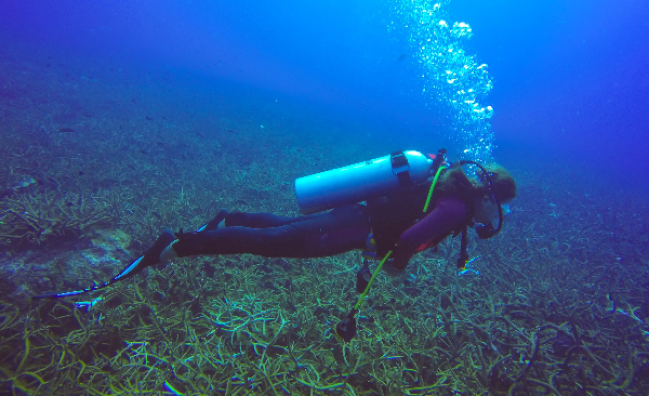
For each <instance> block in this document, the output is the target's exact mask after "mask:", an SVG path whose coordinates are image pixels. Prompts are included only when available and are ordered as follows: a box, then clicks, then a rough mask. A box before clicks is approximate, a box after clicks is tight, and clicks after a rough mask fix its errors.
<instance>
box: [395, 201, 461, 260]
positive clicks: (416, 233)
mask: <svg viewBox="0 0 649 396" xmlns="http://www.w3.org/2000/svg"><path fill="white" fill-rule="evenodd" d="M468 215H469V208H467V206H466V205H465V204H464V202H462V201H461V200H460V199H459V198H457V197H454V196H446V197H442V198H440V199H439V200H438V201H437V202H436V204H435V209H433V210H432V211H431V212H430V213H428V214H427V215H426V216H425V217H424V218H423V219H421V220H419V221H418V222H417V223H415V224H414V225H413V226H412V227H410V228H408V229H407V230H406V231H404V232H403V234H401V237H400V238H399V242H397V246H396V248H395V250H394V253H392V257H394V262H393V265H394V267H395V268H397V269H400V270H403V269H405V268H406V266H407V265H408V261H410V258H411V257H412V256H413V255H415V253H417V252H420V251H422V250H424V249H426V248H427V247H431V246H434V245H436V244H438V243H439V242H440V241H442V240H443V239H444V238H446V237H447V236H449V235H450V234H452V233H453V230H455V229H457V228H458V227H460V226H461V225H462V224H463V223H465V222H466V221H467V216H468Z"/></svg>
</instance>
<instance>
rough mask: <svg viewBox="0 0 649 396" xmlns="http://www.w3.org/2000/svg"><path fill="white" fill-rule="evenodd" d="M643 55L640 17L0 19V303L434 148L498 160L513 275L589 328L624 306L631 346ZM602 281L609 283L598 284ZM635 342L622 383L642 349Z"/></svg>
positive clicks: (41, 2) (554, 11) (393, 3)
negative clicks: (41, 221) (339, 175)
mask: <svg viewBox="0 0 649 396" xmlns="http://www.w3.org/2000/svg"><path fill="white" fill-rule="evenodd" d="M648 43H649V3H648V2H646V1H644V0H625V1H612V0H602V1H586V0H583V1H571V2H566V1H560V0H548V1H544V2H529V1H527V2H523V1H511V0H510V1H505V0H493V1H488V2H486V1H477V0H440V2H439V3H434V2H425V1H407V0H390V1H387V0H385V1H370V0H364V1H360V0H352V1H340V0H329V1H309V2H305V1H295V0H289V1H251V0H241V1H221V0H219V1H199V0H197V1H191V0H188V1H172V0H156V1H153V0H142V1H85V2H78V1H68V0H61V1H56V2H53V1H45V0H24V1H15V2H11V3H10V4H3V5H2V6H0V137H2V147H0V154H1V155H2V156H1V157H0V165H2V166H1V167H0V171H1V172H2V174H0V209H1V210H2V212H1V213H2V214H1V216H2V217H0V225H1V226H2V227H0V230H2V232H5V233H10V234H11V235H10V236H6V235H4V236H2V235H0V237H2V238H0V242H1V244H0V246H2V249H3V255H4V256H3V262H4V263H7V264H6V266H5V268H6V272H7V273H6V274H5V273H4V271H3V275H2V276H3V279H5V278H6V279H11V285H12V286H11V288H7V289H6V290H10V291H7V292H6V294H0V296H2V297H3V298H8V299H10V300H11V299H16V301H18V300H19V299H22V300H20V301H22V302H21V304H23V305H21V307H23V308H24V309H28V308H25V307H29V305H28V304H27V303H26V302H25V301H26V300H25V298H26V297H25V296H27V295H29V294H30V293H32V294H33V292H44V291H45V290H46V289H47V288H48V287H49V288H52V287H53V286H52V284H48V283H47V282H49V281H45V280H43V279H50V277H51V279H53V280H52V281H51V282H52V283H53V284H54V286H56V287H61V286H66V287H78V286H84V287H85V286H87V285H85V284H83V285H79V284H78V283H75V282H76V281H75V280H74V279H69V278H75V279H76V278H79V277H83V279H85V281H86V283H87V282H88V281H89V279H94V278H96V277H98V276H99V275H98V274H97V273H92V274H88V273H84V272H83V271H84V270H83V268H84V265H85V264H88V263H91V266H92V267H93V268H95V267H96V268H98V269H99V270H101V271H104V272H103V273H101V275H102V276H107V274H111V273H113V274H114V273H115V271H116V270H118V269H119V267H120V265H121V264H120V263H124V262H126V263H127V262H128V260H130V259H131V258H132V257H133V256H134V255H136V254H138V253H139V252H141V251H142V250H143V249H145V248H146V246H148V244H150V243H151V241H152V240H153V239H154V238H155V236H156V235H157V233H158V232H159V231H160V230H161V229H162V228H164V227H172V228H174V229H178V228H181V227H186V228H191V227H196V226H198V225H200V222H201V221H204V220H205V218H204V217H205V216H207V215H209V214H210V213H212V212H213V210H214V209H215V208H218V207H220V206H228V207H230V208H232V209H239V210H264V211H272V212H276V213H280V214H284V215H289V214H296V207H295V201H294V199H293V195H292V194H293V191H292V184H291V183H292V181H293V179H295V178H296V177H300V176H304V175H308V174H311V173H314V172H319V171H324V170H327V169H331V168H335V167H339V166H343V165H346V164H349V163H356V162H359V161H363V160H366V159H371V158H376V157H380V156H383V155H386V154H388V153H390V152H393V151H396V150H399V149H415V150H420V151H422V152H425V153H435V152H437V150H438V149H439V148H441V147H446V148H448V149H449V158H450V159H451V160H452V161H455V160H458V159H471V160H477V161H479V162H484V163H491V162H496V163H500V164H503V165H504V166H505V167H507V168H508V169H509V170H510V171H511V173H512V174H513V175H514V177H515V178H517V180H518V182H519V198H518V199H517V200H516V201H514V203H513V204H512V213H511V214H510V215H509V216H508V219H507V221H506V226H505V231H504V234H505V237H504V238H508V240H513V241H515V246H516V248H517V249H522V250H523V251H525V252H530V251H533V252H534V253H535V254H536V253H538V256H535V257H536V258H535V259H530V260H532V262H533V263H535V264H534V265H530V268H536V269H538V268H541V270H540V271H542V268H543V266H544V265H545V263H547V265H548V267H551V266H552V265H553V264H552V263H557V262H558V260H559V259H561V260H563V259H567V260H569V262H570V263H571V265H574V266H575V268H577V267H578V268H580V269H583V268H591V267H592V268H594V269H593V270H592V271H591V272H590V273H589V274H588V276H587V275H583V276H582V275H579V276H581V278H580V279H582V280H583V279H585V280H583V282H586V283H587V284H586V286H584V287H585V289H583V290H581V289H576V288H577V286H574V287H575V290H580V291H579V293H577V294H580V295H582V296H585V297H583V299H584V300H583V301H582V303H584V304H587V303H591V302H592V303H593V304H599V306H601V307H602V308H601V312H600V311H597V312H595V313H594V314H593V315H594V316H592V317H595V316H596V315H599V314H600V313H601V314H602V316H605V315H604V313H608V314H614V315H615V314H617V315H621V316H624V318H623V319H625V318H626V319H628V318H630V317H632V316H630V315H629V312H632V309H633V307H635V308H638V307H640V308H638V310H637V311H633V312H635V314H637V315H638V316H637V317H634V318H633V319H630V320H629V322H628V323H627V322H625V323H626V324H627V325H628V327H625V329H630V330H628V331H635V332H637V333H638V334H642V333H640V332H641V331H643V332H646V330H647V325H646V320H647V319H648V318H649V307H647V302H646V299H645V300H644V301H643V300H642V298H645V297H641V298H640V297H638V298H636V300H634V299H633V297H629V298H627V294H625V293H627V292H628V290H629V289H634V288H637V290H638V295H640V296H646V295H647V293H648V292H647V289H646V288H647V283H646V281H638V282H637V283H633V280H637V279H646V277H647V274H646V265H647V260H648V259H647V254H648V253H649V252H648V250H647V235H648V233H649V231H648V230H647V226H646V224H647V221H649V217H648V216H649V215H648V213H649V212H648V211H647V205H648V200H647V193H648V192H649V177H647V175H648V174H649V159H648V157H647V153H648V152H649V137H648V134H647V130H648V126H649V94H648V92H649V69H648V68H647V65H649V49H648V48H649V45H648ZM22 199H24V200H31V201H29V202H36V204H34V205H35V206H33V207H28V206H25V204H24V202H26V201H21V200H22ZM58 200H60V201H58ZM17 202H18V203H17ZM20 202H23V203H20ZM52 202H55V203H54V204H51V203H52ZM77 204H78V205H77ZM21 205H22V206H21ZM38 205H43V207H47V208H48V209H47V210H46V211H51V210H53V209H52V208H56V207H57V205H60V206H61V210H60V211H59V212H57V211H56V210H54V212H52V213H53V214H52V213H50V212H48V215H51V216H59V215H62V214H64V213H65V211H66V210H67V209H66V208H65V206H66V205H67V207H69V208H70V210H77V209H75V208H77V206H78V207H79V209H78V210H79V212H78V213H77V212H75V215H79V213H81V214H83V213H86V212H85V211H86V210H88V211H90V210H96V211H98V212H100V211H101V210H107V211H108V212H109V215H110V216H109V217H110V219H111V220H106V221H104V222H102V223H100V224H98V225H97V228H98V229H108V228H110V229H111V230H118V231H115V232H116V234H110V235H107V234H106V233H105V232H104V231H102V232H104V233H99V234H92V233H91V232H90V231H89V230H91V229H93V227H89V228H88V231H86V230H85V229H84V232H83V233H82V232H81V231H78V230H76V229H75V228H74V227H68V228H66V227H67V226H61V225H60V224H56V226H55V225H51V228H52V229H51V230H50V229H48V230H47V231H46V232H44V231H43V230H41V231H39V232H34V231H32V230H30V229H29V227H30V226H29V224H27V225H25V224H24V223H21V224H22V225H21V226H20V227H23V228H20V227H19V226H14V225H13V224H10V223H12V222H16V221H19V220H18V219H19V217H21V216H24V217H29V215H30V211H31V212H36V211H37V210H36V209H34V208H35V207H36V206H38ZM48 205H49V206H48ZM84 205H85V206H84ZM233 206H234V207H233ZM16 208H18V209H16ZM18 212H20V213H21V216H19V213H18ZM108 212H107V213H108ZM102 213H103V212H102ZM32 214H33V213H32ZM65 216H67V214H65ZM108 226H109V227H108ZM3 227H4V228H3ZM25 227H26V228H25ZM57 227H58V228H57ZM102 227H103V228H102ZM23 229H24V230H27V231H24V233H25V235H26V236H25V237H20V235H22V234H21V232H23V231H22V230H23ZM52 230H53V231H52ZM93 232H95V231H93ZM37 234H38V235H37ZM59 234H60V235H59ZM86 234H87V235H86ZM16 235H18V237H16ZM127 235H128V236H127ZM50 236H53V237H52V238H51V237H50ZM86 236H87V238H85V239H84V237H86ZM75 238H78V239H75ZM23 239H24V240H23ZM70 239H72V241H70ZM99 240H101V241H102V242H97V241H99ZM89 241H92V244H94V245H92V244H91V245H89V243H91V242H89ZM57 246H63V247H64V248H65V249H67V250H71V251H75V252H78V253H79V254H80V255H82V256H83V255H86V254H87V256H83V257H85V259H86V261H87V262H86V263H84V262H83V259H82V257H77V256H75V258H74V260H76V261H74V263H76V264H74V265H75V266H76V265H77V264H78V268H77V267H75V268H77V269H76V270H75V271H81V272H77V273H75V276H74V277H72V276H70V277H68V276H61V275H60V273H59V272H60V271H59V269H57V270H52V269H51V265H53V264H52V262H56V263H61V262H66V259H65V256H64V255H62V253H61V251H57V250H56V247H57ZM98 246H99V248H100V250H99V251H98V250H96V249H98ZM479 246H486V245H479ZM498 246H500V245H498ZM503 246H504V245H503ZM594 247H595V248H596V249H595V248H594ZM456 248H457V247H456ZM49 249H54V250H53V251H51V250H49ZM448 249H450V251H452V250H453V249H452V246H451V247H448ZM480 249H484V250H482V251H481V250H480ZM499 249H500V250H499V252H500V253H498V255H499V256H498V257H505V258H507V259H511V260H514V258H512V257H513V256H516V255H515V254H514V253H512V251H511V249H514V248H511V249H510V248H508V247H499ZM474 253H476V254H477V253H481V254H480V257H482V260H485V257H487V256H491V257H495V256H496V254H495V253H493V252H492V253H491V254H490V253H489V250H488V248H485V247H481V248H476V250H475V252H474ZM523 256H525V254H523ZM62 257H63V258H62ZM107 257H108V258H107ZM516 257H521V255H518V256H516ZM32 258H35V260H36V261H35V262H34V265H36V266H38V268H37V269H35V270H34V271H36V272H34V273H37V274H38V276H37V278H39V279H41V280H38V281H34V280H33V279H32V278H36V276H32V277H31V278H30V276H31V274H30V271H32V269H31V267H28V266H27V265H28V263H29V260H30V259H32ZM505 258H503V261H507V260H505ZM12 260H13V261H12ZM494 260H495V259H494ZM19 262H20V264H18V263H19ZM524 262H527V261H525V260H523V262H521V263H519V264H520V266H521V267H520V268H523V269H524V268H525V265H527V264H523V263H524ZM9 263H12V264H9ZM228 263H229V264H227V265H230V264H231V263H230V262H229V261H228ZM480 263H481V261H478V260H477V261H476V265H477V266H480ZM69 265H71V266H72V264H69ZM483 265H484V264H483ZM624 266H626V267H624ZM629 266H630V267H629ZM618 267H620V268H627V270H622V269H618V270H610V268H618ZM57 268H58V267H57ZM79 268H81V269H79ZM106 268H108V269H106ZM476 268H478V267H476ZM597 268H609V269H607V270H605V271H602V272H598V271H599V270H598V269H597ZM629 268H630V269H629ZM643 268H645V270H644V272H643V271H642V270H641V269H643ZM564 269H566V267H565V266H564V267H560V269H559V270H558V271H559V273H561V275H559V276H558V277H561V279H564V278H566V277H568V275H567V274H569V273H570V271H568V270H567V271H566V272H565V273H563V272H561V271H562V270H564ZM21 271H22V272H21ZM57 271H59V272H57ZM609 271H610V272H609ZM625 271H628V272H625ZM636 271H637V272H636ZM611 272H612V273H616V274H617V275H616V276H619V277H620V279H622V278H624V277H626V278H624V280H619V279H618V278H615V279H616V280H607V281H606V282H608V283H607V287H600V286H601V284H602V282H603V281H602V279H608V278H607V276H609V274H610V273H611ZM53 273H59V275H52V274H53ZM476 273H478V274H480V275H479V276H480V277H482V278H480V279H484V277H485V276H489V275H488V274H487V275H485V273H486V272H485V268H484V267H482V268H480V270H479V271H478V270H477V269H476ZM556 273H557V272H555V274H556ZM593 274H595V275H593ZM620 274H623V275H620ZM546 275H548V276H551V275H552V274H546ZM14 276H15V278H14ZM535 276H537V277H538V275H530V278H533V283H534V284H535V287H536V286H538V284H537V283H536V282H541V281H540V280H539V279H542V278H543V277H542V276H541V277H540V278H534V277H535ZM589 276H592V277H595V278H596V279H595V280H594V279H593V278H589ZM476 278H477V277H476ZM635 278H637V279H635ZM415 279H416V278H415ZM518 282H520V279H518ZM548 282H549V283H551V282H550V281H548ZM625 282H626V283H625ZM496 283H497V282H496ZM503 283H506V284H507V283H508V282H503ZM513 283H515V285H514V286H512V287H513V288H515V289H516V290H518V289H517V288H518V286H517V284H518V283H517V282H513ZM542 283H543V286H539V287H540V288H541V289H543V290H546V289H544V288H545V285H546V283H545V281H543V282H542ZM494 284H495V283H494ZM530 285H531V284H530ZM593 285H594V286H593ZM509 286H511V282H509ZM591 286H592V288H591ZM476 287H477V286H476ZM570 287H572V286H566V285H565V284H562V285H561V286H556V288H557V289H560V288H564V289H566V290H567V289H570ZM593 288H594V289H593ZM478 289H479V288H478ZM478 289H476V290H478ZM549 289H551V288H549ZM549 289H548V290H549ZM595 289H596V290H595ZM480 290H481V289H480ZM476 293H477V292H476ZM548 293H549V292H548ZM615 293H618V295H620V296H624V297H619V298H620V301H618V307H617V308H619V309H618V310H616V308H615V307H613V308H611V306H610V304H612V303H611V301H613V300H612V299H614V298H615ZM538 296H539V294H537V295H536V298H539V299H542V298H541V297H538ZM611 296H613V297H611ZM501 297H502V296H501ZM546 297H547V295H546ZM502 298H503V299H504V300H506V299H507V298H509V297H502ZM530 298H531V297H530ZM543 298H545V297H543ZM562 298H563V297H562ZM570 298H571V297H570V296H568V297H565V300H562V301H568V300H570ZM504 300H503V301H504ZM3 301H4V300H3ZM505 302H507V301H505ZM568 302H569V303H570V304H572V305H570V304H568ZM568 302H566V304H567V305H570V308H571V309H572V308H574V307H575V306H577V305H578V304H577V303H576V302H574V301H572V300H570V301H568ZM573 303H574V304H573ZM16 304H18V303H16ZM503 304H505V303H503ZM511 304H513V302H512V303H511ZM541 305H542V304H541ZM620 307H621V308H620ZM582 308H583V307H581V308H579V309H582ZM21 309H22V308H21ZM548 309H549V308H548ZM566 309H567V308H566ZM575 309H576V308H575ZM593 309H594V308H593ZM548 312H549V311H548ZM580 312H581V311H580ZM588 312H590V311H588ZM555 314H556V311H555V313H554V314H552V315H555ZM3 315H4V316H3V317H5V316H6V314H4V313H3ZM552 315H550V314H548V317H549V316H552ZM556 315H558V314H556ZM584 315H585V314H584ZM548 317H545V320H549V321H551V322H552V323H555V324H557V323H558V322H560V321H559V320H558V319H557V320H556V321H553V319H552V318H550V319H548ZM592 317H589V318H591V319H592ZM562 318H563V317H562ZM515 319H520V318H515ZM626 319H625V320H626ZM583 320H584V322H580V323H579V324H580V325H583V326H584V327H586V328H589V327H588V326H589V325H587V324H584V323H590V322H587V319H583ZM603 320H605V319H602V321H603ZM517 323H518V322H517ZM539 326H540V325H539ZM530 328H536V329H538V328H539V327H538V326H536V327H535V326H530ZM589 329H590V330H592V329H591V328H589ZM530 331H532V330H530ZM566 331H567V330H566ZM602 331H603V330H602ZM593 332H594V330H593ZM3 334H4V333H3ZM530 334H531V333H530ZM598 334H599V333H598ZM602 334H608V333H605V332H603V333H602ZM634 334H635V333H634ZM607 336H608V335H607ZM593 337H594V338H596V337H597V336H593ZM557 338H559V337H558V336H557ZM514 341H516V342H519V341H520V339H518V340H514ZM514 341H512V343H516V342H514ZM521 342H522V341H521ZM526 342H527V341H526ZM588 342H592V343H593V344H594V343H595V341H592V340H589V341H588ZM633 342H636V343H637V344H634V348H637V349H638V350H642V351H643V352H641V353H637V354H635V355H634V357H633V359H635V360H633V359H631V360H632V363H633V362H634V364H635V367H636V375H637V376H638V377H639V376H641V374H638V373H646V372H647V370H649V369H647V363H646V356H649V355H647V353H649V352H647V351H646V349H647V346H646V340H644V339H643V338H642V337H641V336H639V339H636V340H634V341H633ZM21 345H22V344H21ZM620 345H622V344H620ZM599 347H601V344H600V345H599ZM12 353H13V352H12ZM21 353H22V352H20V353H18V355H17V356H22V355H21ZM394 353H395V354H396V353H397V352H394ZM399 353H401V352H399ZM485 353H486V352H485ZM499 353H500V352H499ZM543 353H546V354H547V353H548V352H547V351H544V352H543ZM575 353H577V352H575ZM643 354H644V355H643ZM575 356H576V355H575ZM643 356H644V357H643ZM528 357H529V356H528ZM519 358H521V359H522V361H524V360H525V357H522V355H521V356H517V357H516V358H515V360H516V359H519ZM603 358H604V357H602V359H603ZM61 359H63V358H61ZM643 359H644V360H643ZM574 360H576V358H573V362H574ZM14 363H17V362H14ZM617 364H619V365H622V366H624V367H627V366H626V364H627V361H626V360H624V361H619V362H617ZM9 366H10V365H9ZM14 366H15V364H14ZM21 366H23V365H22V364H21ZM22 368H24V367H22ZM642 370H644V371H642ZM593 372H595V371H593ZM600 374H601V373H600ZM604 377H605V378H604V379H608V377H607V375H606V374H605V375H604ZM537 378H540V377H537ZM433 383H434V381H433ZM5 384H6V383H5ZM32 385H33V383H32ZM415 385H416V384H414V383H412V382H411V383H409V386H415ZM492 385H493V384H492ZM555 385H556V386H559V385H557V384H555ZM573 385H574V384H573V383H567V382H566V383H564V384H563V385H562V386H563V387H564V388H562V389H563V390H565V389H573V388H571V387H572V386H573ZM617 385H619V386H621V384H617ZM627 385H628V384H627ZM574 386H576V385H574ZM0 389H1V388H0ZM395 389H396V388H395ZM574 389H576V388H574ZM607 389H608V390H609V391H611V390H610V389H611V388H607ZM625 389H627V388H625ZM630 389H631V388H630Z"/></svg>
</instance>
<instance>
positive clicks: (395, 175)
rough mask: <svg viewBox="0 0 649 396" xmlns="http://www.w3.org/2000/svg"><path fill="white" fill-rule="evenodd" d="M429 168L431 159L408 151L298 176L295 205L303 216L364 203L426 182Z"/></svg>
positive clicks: (431, 164) (431, 163)
mask: <svg viewBox="0 0 649 396" xmlns="http://www.w3.org/2000/svg"><path fill="white" fill-rule="evenodd" d="M432 166H433V160H432V159H429V158H427V157H426V156H425V155H424V154H422V153H420V152H419V151H413V150H408V151H397V152H395V153H392V154H390V155H386V156H384V157H380V158H376V159H372V160H369V161H365V162H359V163H357V164H352V165H348V166H345V167H342V168H338V169H332V170H329V171H326V172H321V173H316V174H313V175H309V176H304V177H300V178H298V179H296V180H295V194H296V195H297V203H298V206H299V207H300V211H301V212H302V214H305V215H306V214H311V213H317V212H321V211H323V210H327V209H332V208H335V207H338V206H341V205H345V204H351V203H355V202H361V201H365V200H368V199H370V198H374V197H377V196H380V195H384V194H388V193H391V192H394V191H397V190H398V189H399V188H402V187H405V186H409V185H414V184H419V183H423V182H425V181H426V180H427V179H428V177H429V176H430V172H431V168H432Z"/></svg>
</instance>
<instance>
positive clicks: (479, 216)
mask: <svg viewBox="0 0 649 396" xmlns="http://www.w3.org/2000/svg"><path fill="white" fill-rule="evenodd" d="M487 172H489V178H490V179H491V183H492V187H491V188H493V191H492V190H491V188H490V184H489V180H487V178H486V177H484V175H481V174H480V172H479V176H480V179H479V180H480V182H479V183H478V185H477V186H476V187H477V188H476V192H477V194H476V196H475V200H474V218H475V220H476V221H477V222H478V223H482V224H489V223H491V221H492V220H493V219H495V218H497V217H498V205H497V203H496V202H494V200H493V194H494V193H495V194H496V197H497V198H498V203H500V205H508V204H509V203H510V202H511V201H512V200H513V199H514V198H516V181H515V180H514V178H513V177H512V175H510V174H509V172H507V170H506V169H505V168H503V167H502V166H499V165H492V166H490V167H488V168H487Z"/></svg>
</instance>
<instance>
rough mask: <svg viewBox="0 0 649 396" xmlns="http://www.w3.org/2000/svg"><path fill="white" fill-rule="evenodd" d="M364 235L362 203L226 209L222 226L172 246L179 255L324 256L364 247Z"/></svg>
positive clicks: (365, 219) (367, 226)
mask: <svg viewBox="0 0 649 396" xmlns="http://www.w3.org/2000/svg"><path fill="white" fill-rule="evenodd" d="M369 234H370V223H369V215H368V210H367V207H366V206H363V205H348V206H342V207H340V208H336V209H334V210H332V211H330V212H327V213H318V214H313V215H308V216H300V217H282V216H276V215H272V214H269V213H229V214H228V215H226V217H225V228H217V229H216V230H212V231H203V232H199V233H194V234H189V235H186V236H182V237H181V238H180V240H179V241H178V242H176V243H175V244H174V245H173V249H174V251H175V252H176V254H177V255H178V256H179V257H184V256H190V255H195V254H240V253H250V254H256V255H259V256H265V257H324V256H331V255H334V254H339V253H344V252H348V251H350V250H356V249H364V248H365V246H366V243H367V236H368V235H369Z"/></svg>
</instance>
